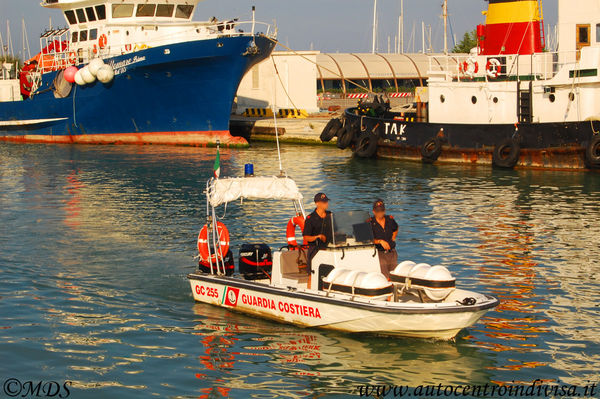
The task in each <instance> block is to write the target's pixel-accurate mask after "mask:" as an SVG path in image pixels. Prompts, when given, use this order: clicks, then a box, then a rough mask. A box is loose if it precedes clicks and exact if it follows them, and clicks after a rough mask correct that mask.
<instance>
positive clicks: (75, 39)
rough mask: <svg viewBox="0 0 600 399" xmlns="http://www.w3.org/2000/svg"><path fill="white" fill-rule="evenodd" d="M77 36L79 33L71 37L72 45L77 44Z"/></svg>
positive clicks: (74, 33)
mask: <svg viewBox="0 0 600 399" xmlns="http://www.w3.org/2000/svg"><path fill="white" fill-rule="evenodd" d="M78 36H79V32H73V34H72V35H71V41H72V42H73V43H77V38H78Z"/></svg>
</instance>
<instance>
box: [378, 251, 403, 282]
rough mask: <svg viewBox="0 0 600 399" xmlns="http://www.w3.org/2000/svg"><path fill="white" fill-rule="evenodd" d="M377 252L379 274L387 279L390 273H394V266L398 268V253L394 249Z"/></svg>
mask: <svg viewBox="0 0 600 399" xmlns="http://www.w3.org/2000/svg"><path fill="white" fill-rule="evenodd" d="M377 252H379V266H380V267H381V273H382V274H383V275H384V276H385V277H387V278H388V279H389V278H390V272H392V271H394V269H395V268H396V266H398V253H397V252H396V250H395V249H392V250H391V251H377Z"/></svg>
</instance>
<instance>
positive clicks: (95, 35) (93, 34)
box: [90, 29, 98, 40]
mask: <svg viewBox="0 0 600 399" xmlns="http://www.w3.org/2000/svg"><path fill="white" fill-rule="evenodd" d="M97 38H98V29H90V40H96V39H97Z"/></svg>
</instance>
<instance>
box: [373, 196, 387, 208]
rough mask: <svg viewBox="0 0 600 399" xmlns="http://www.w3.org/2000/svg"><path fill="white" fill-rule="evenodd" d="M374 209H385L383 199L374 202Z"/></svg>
mask: <svg viewBox="0 0 600 399" xmlns="http://www.w3.org/2000/svg"><path fill="white" fill-rule="evenodd" d="M373 210H374V211H385V204H384V203H383V200H380V199H378V200H376V201H375V202H373Z"/></svg>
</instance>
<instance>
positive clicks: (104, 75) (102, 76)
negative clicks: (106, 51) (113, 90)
mask: <svg viewBox="0 0 600 399" xmlns="http://www.w3.org/2000/svg"><path fill="white" fill-rule="evenodd" d="M96 76H97V77H98V80H99V81H100V82H102V83H110V82H111V81H112V80H113V79H114V77H115V71H114V70H113V69H112V67H111V66H110V65H106V64H104V65H102V66H101V67H100V68H99V69H98V72H97V74H96Z"/></svg>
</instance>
